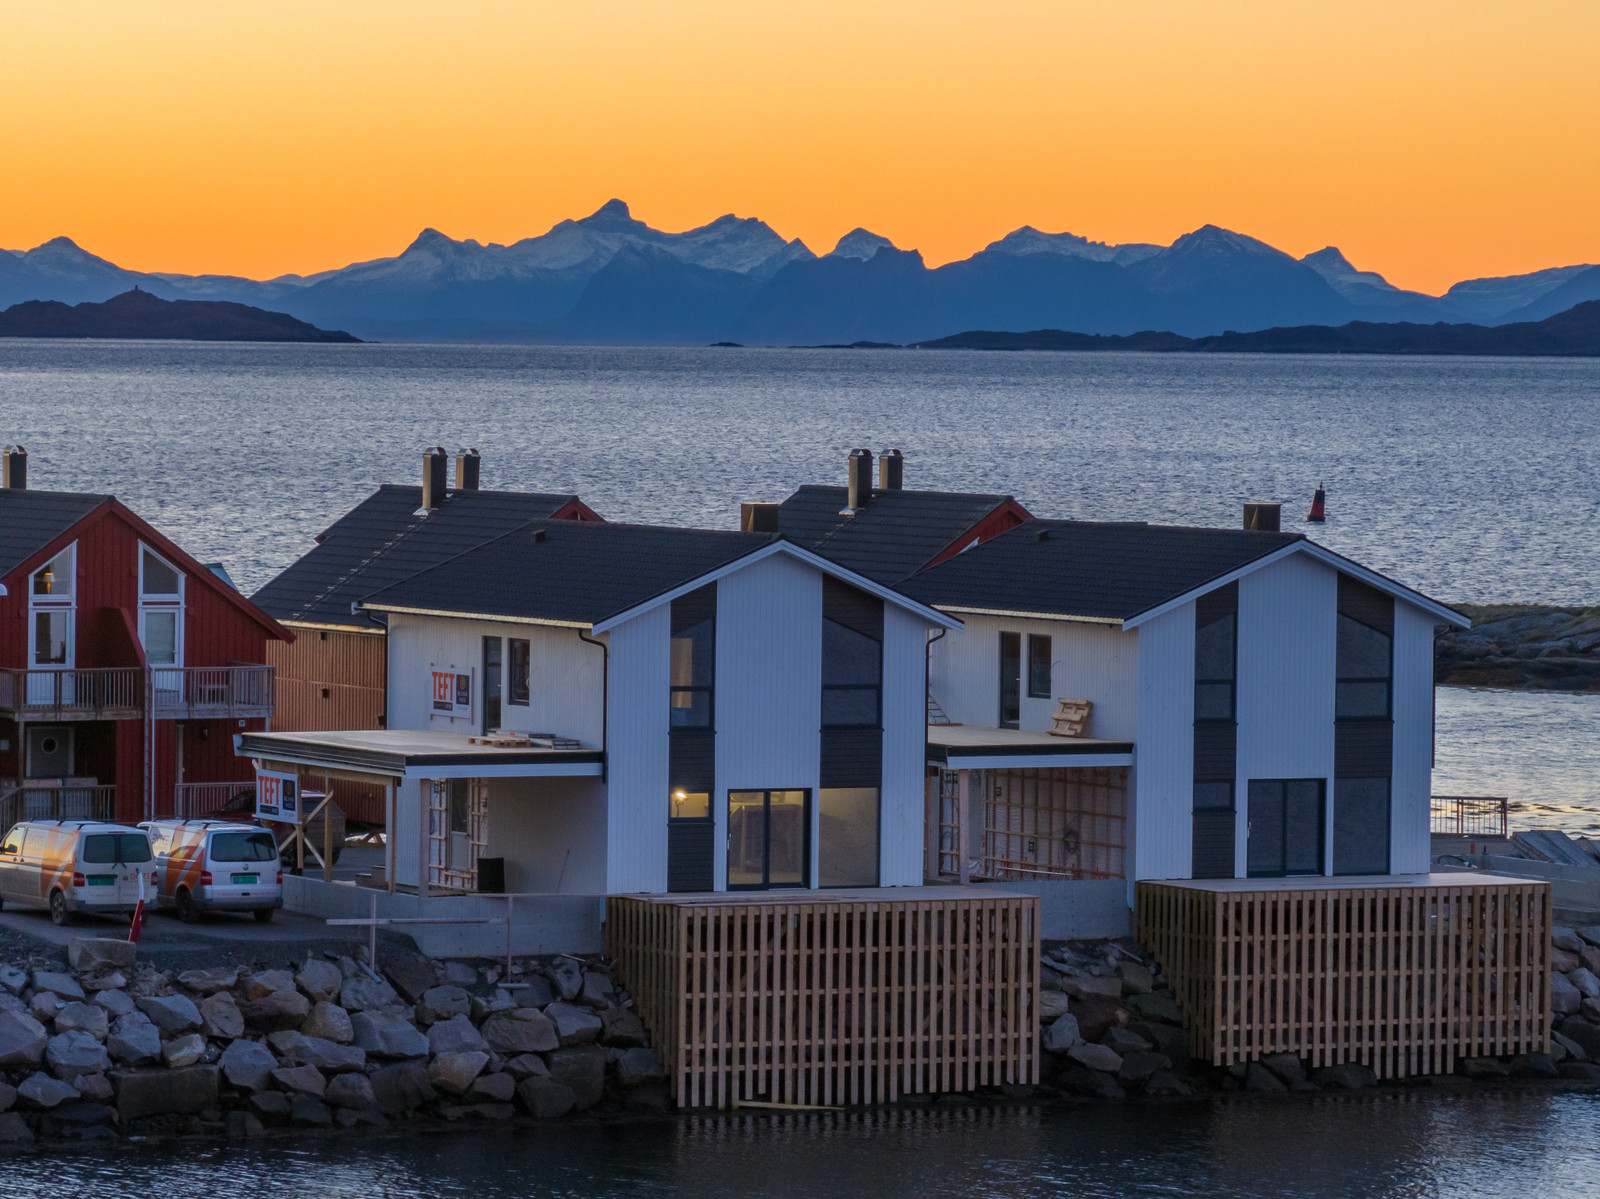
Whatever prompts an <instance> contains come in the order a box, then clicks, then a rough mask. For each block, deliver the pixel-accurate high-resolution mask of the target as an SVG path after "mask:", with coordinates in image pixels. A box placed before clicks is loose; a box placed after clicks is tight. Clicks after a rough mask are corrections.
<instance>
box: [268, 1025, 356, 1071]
mask: <svg viewBox="0 0 1600 1199" xmlns="http://www.w3.org/2000/svg"><path fill="white" fill-rule="evenodd" d="M267 1042H268V1043H269V1044H270V1045H271V1046H272V1048H273V1049H274V1050H276V1051H277V1054H278V1056H279V1057H281V1058H282V1059H283V1060H284V1061H285V1062H287V1063H288V1064H289V1065H291V1066H300V1065H307V1066H315V1067H316V1068H317V1069H318V1070H323V1071H326V1072H327V1073H329V1074H342V1073H345V1072H347V1071H356V1072H359V1071H362V1070H365V1069H366V1068H367V1052H366V1050H364V1049H362V1048H361V1047H360V1046H358V1045H340V1044H339V1043H338V1042H337V1041H329V1040H327V1039H326V1038H323V1037H308V1036H306V1035H305V1034H304V1033H299V1032H293V1031H288V1032H275V1033H273V1034H272V1035H271V1036H269V1037H268V1038H267Z"/></svg>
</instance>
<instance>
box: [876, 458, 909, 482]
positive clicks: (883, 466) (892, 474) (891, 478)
mask: <svg viewBox="0 0 1600 1199" xmlns="http://www.w3.org/2000/svg"><path fill="white" fill-rule="evenodd" d="M905 477H906V460H905V459H904V458H903V457H901V455H900V451H899V450H884V451H883V454H882V456H881V457H879V459H878V486H879V488H881V489H882V490H884V491H899V490H900V487H901V485H902V484H903V483H904V482H905Z"/></svg>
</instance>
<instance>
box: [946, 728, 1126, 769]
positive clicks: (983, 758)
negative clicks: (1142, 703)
mask: <svg viewBox="0 0 1600 1199" xmlns="http://www.w3.org/2000/svg"><path fill="white" fill-rule="evenodd" d="M928 761H929V762H931V763H933V764H934V765H937V766H943V767H944V768H945V769H946V770H1049V769H1059V768H1063V767H1077V768H1085V767H1090V766H1132V765H1133V742H1132V741H1100V740H1097V739H1095V738H1093V737H1054V736H1051V735H1050V734H1049V733H1035V732H1029V731H1026V730H1023V729H991V728H985V727H983V726H981V725H972V724H930V725H929V726H928Z"/></svg>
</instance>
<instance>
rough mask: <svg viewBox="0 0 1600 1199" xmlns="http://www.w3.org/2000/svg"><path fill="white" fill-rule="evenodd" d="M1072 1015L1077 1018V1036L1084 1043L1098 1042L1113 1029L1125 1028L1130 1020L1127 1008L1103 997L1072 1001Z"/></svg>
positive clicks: (1095, 996)
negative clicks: (1080, 1037)
mask: <svg viewBox="0 0 1600 1199" xmlns="http://www.w3.org/2000/svg"><path fill="white" fill-rule="evenodd" d="M1072 1014H1073V1015H1074V1016H1075V1017H1077V1020H1078V1033H1079V1035H1081V1036H1082V1037H1083V1039H1084V1040H1086V1041H1098V1040H1099V1039H1100V1038H1101V1037H1103V1036H1105V1035H1106V1033H1108V1032H1110V1031H1111V1030H1112V1029H1113V1028H1126V1027H1127V1026H1128V1020H1129V1019H1130V1017H1129V1014H1128V1009H1127V1008H1125V1007H1123V1006H1122V1005H1121V1004H1120V1003H1118V1002H1117V1001H1116V1000H1115V999H1107V998H1106V997H1105V996H1103V995H1091V996H1089V997H1088V998H1087V999H1074V1000H1073V1001H1072Z"/></svg>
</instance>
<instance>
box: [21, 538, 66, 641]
mask: <svg viewBox="0 0 1600 1199" xmlns="http://www.w3.org/2000/svg"><path fill="white" fill-rule="evenodd" d="M76 566H77V554H76V553H75V547H73V546H68V547H67V548H66V549H64V550H62V551H61V552H60V553H59V554H57V555H56V556H55V557H54V558H52V559H50V561H49V562H47V563H45V564H44V565H43V566H41V567H40V568H39V569H38V570H36V571H34V572H33V574H32V576H31V577H30V578H29V580H28V615H29V620H28V635H29V639H30V642H31V644H30V646H29V654H28V660H29V665H31V666H44V667H70V666H71V665H72V662H73V644H72V642H73V625H74V621H73V614H74V600H73V593H74V591H75V590H76V583H77V580H76V578H75V575H76V573H77V572H76Z"/></svg>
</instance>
